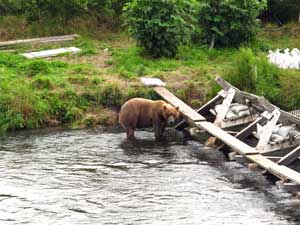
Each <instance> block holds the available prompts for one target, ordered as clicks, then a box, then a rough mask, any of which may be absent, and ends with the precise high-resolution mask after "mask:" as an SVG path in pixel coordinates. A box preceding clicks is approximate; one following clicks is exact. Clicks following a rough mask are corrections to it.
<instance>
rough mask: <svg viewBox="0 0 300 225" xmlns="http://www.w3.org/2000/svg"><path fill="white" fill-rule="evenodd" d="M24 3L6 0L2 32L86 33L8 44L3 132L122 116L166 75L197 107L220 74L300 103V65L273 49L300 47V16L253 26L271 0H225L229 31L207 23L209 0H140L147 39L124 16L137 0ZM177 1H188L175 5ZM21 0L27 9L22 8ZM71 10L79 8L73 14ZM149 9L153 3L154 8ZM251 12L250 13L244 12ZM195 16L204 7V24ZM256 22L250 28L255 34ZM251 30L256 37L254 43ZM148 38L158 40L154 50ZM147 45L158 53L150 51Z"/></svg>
mask: <svg viewBox="0 0 300 225" xmlns="http://www.w3.org/2000/svg"><path fill="white" fill-rule="evenodd" d="M19 2H21V1H19V0H0V13H2V15H5V16H1V17H0V37H1V39H6V40H7V39H18V38H27V37H34V36H44V35H57V34H64V33H73V32H74V33H79V34H81V35H82V37H81V38H79V39H78V40H76V41H74V42H72V43H59V44H57V43H50V44H29V45H22V46H15V47H13V48H12V49H10V51H9V52H6V51H2V50H0V131H1V132H4V131H7V130H16V129H26V128H39V127H46V126H47V127H48V126H58V125H70V126H72V127H86V126H88V127H92V126H97V125H112V124H115V123H116V121H117V112H118V110H119V108H120V106H121V104H122V103H123V102H124V101H125V100H127V99H130V98H133V97H144V98H149V99H157V98H158V96H157V95H156V94H155V93H154V92H153V90H152V89H151V88H145V87H143V86H142V85H141V84H140V82H139V77H141V76H149V77H158V78H160V79H162V80H164V81H165V82H167V85H168V88H170V89H171V90H172V91H173V92H174V93H176V95H178V96H179V97H180V98H181V99H182V100H184V101H185V102H186V103H188V104H190V105H192V106H193V107H195V108H198V107H199V106H200V105H202V104H203V103H204V102H206V101H207V100H208V99H209V98H210V97H211V96H212V94H213V93H216V91H217V90H218V89H219V88H218V87H217V86H216V85H215V84H214V78H215V76H216V75H220V76H223V77H224V78H225V79H227V80H228V81H229V82H231V83H233V84H234V85H236V86H237V87H239V88H240V89H242V90H246V91H249V92H253V93H256V94H258V95H264V96H265V97H266V98H268V99H269V100H270V101H272V102H273V103H275V104H276V105H278V106H280V107H282V108H284V109H286V110H290V109H299V108H300V95H299V94H298V92H297V90H298V89H300V71H297V70H281V69H279V68H277V67H275V66H274V65H270V64H269V63H268V61H267V58H266V54H267V51H268V50H269V49H276V48H281V49H284V48H287V47H289V48H290V49H292V48H295V47H296V48H299V49H300V42H299V35H300V24H298V23H289V24H286V25H284V26H282V27H278V26H276V25H273V24H264V27H263V29H262V30H261V31H260V32H259V33H258V35H257V36H256V38H253V34H255V32H256V31H257V29H256V28H257V27H256V25H257V24H256V23H253V24H251V25H253V27H250V26H245V25H243V24H244V22H245V21H244V19H245V18H247V19H246V20H247V21H248V20H250V19H253V18H255V15H257V13H258V11H259V10H258V9H261V7H263V3H262V2H260V4H259V3H257V4H258V5H256V6H257V7H256V6H255V4H254V3H255V2H257V1H254V0H253V1H247V4H250V5H251V4H253V5H251V6H253V8H251V7H250V9H251V10H249V11H245V9H244V8H243V6H241V5H238V7H229V8H226V7H228V6H233V5H232V4H233V3H232V4H231V5H228V3H227V1H226V3H225V2H224V1H223V3H224V4H225V5H226V7H225V6H224V7H225V8H224V10H225V11H226V12H227V13H225V14H226V15H224V14H222V13H223V11H222V12H221V14H220V15H221V16H223V17H224V18H221V17H220V18H221V19H220V18H219V19H218V17H216V18H217V19H218V21H219V22H222V24H223V22H224V23H226V24H225V25H226V26H229V27H231V28H232V30H231V29H226V30H222V29H223V27H225V28H226V26H225V25H224V26H223V27H219V25H220V24H219V23H218V21H213V22H217V23H215V24H213V26H212V25H209V26H205V25H204V23H202V22H199V19H200V16H199V14H196V11H197V10H199V8H198V7H197V6H199V5H200V6H201V4H202V7H200V10H204V9H205V7H204V5H205V4H204V3H205V2H207V3H208V2H209V1H200V4H199V2H198V3H197V2H196V1H185V0H167V1H143V5H141V7H139V9H143V10H144V11H145V12H142V13H141V12H140V11H139V10H137V8H135V7H136V5H135V4H136V3H138V2H139V1H138V0H134V1H131V2H130V3H129V4H128V6H127V14H125V16H126V18H127V24H128V25H129V27H131V28H132V29H133V30H132V34H134V36H135V37H136V38H137V36H136V35H140V36H139V38H141V39H139V38H137V42H136V41H135V40H133V39H131V38H130V37H128V36H127V34H126V33H124V32H123V31H121V29H122V28H121V27H120V26H119V25H118V24H120V22H121V20H122V18H123V17H121V16H120V14H121V12H122V10H121V9H122V7H123V6H124V5H125V4H126V2H128V1H127V0H105V1H100V0H84V1H81V0H79V1H78V0H74V1H73V0H72V1H68V2H67V1H60V2H59V3H58V2H57V4H56V5H55V6H56V7H57V6H58V5H59V6H60V7H59V11H57V12H56V11H55V9H54V8H52V6H51V7H50V5H51V4H53V3H55V2H56V1H46V2H43V4H50V5H48V6H47V7H45V6H43V7H36V6H37V5H36V4H41V3H42V2H41V1H27V2H26V3H25V2H23V1H22V2H23V3H22V4H24V5H22V4H16V3H19ZM30 2H31V3H32V4H29V3H30ZM174 2H177V3H180V4H176V5H174V4H173V3H174ZM214 2H216V1H214ZM233 2H235V1H233ZM154 3H155V4H154ZM170 3H172V4H170ZM28 4H29V5H28ZM69 4H71V5H69ZM148 4H150V5H148ZM151 4H154V5H151ZM185 4H194V5H193V6H194V7H193V8H190V7H187V8H182V7H183V6H184V5H185ZM203 4H204V5H203ZM245 4H246V3H245ZM269 4H270V1H269ZM142 6H143V7H142ZM148 6H149V7H148ZM150 6H151V7H150ZM206 6H207V5H206ZM20 7H27V8H26V10H23V9H22V10H21V8H20ZM30 7H33V8H30ZM210 7H211V6H210ZM37 9H38V10H40V11H36V10H37ZM206 9H209V10H208V11H207V13H208V14H207V16H208V20H207V21H210V19H211V11H210V10H211V8H206ZM52 10H54V11H53V12H52ZM64 10H70V11H71V12H73V13H72V14H69V13H70V12H65V13H64ZM73 10H74V11H73ZM135 10H137V11H135ZM147 10H149V12H148V11H147ZM230 10H233V11H234V12H231V11H230ZM252 10H253V11H252ZM179 11H180V12H179ZM135 12H136V14H135ZM147 12H148V13H150V12H151V13H150V15H148V14H147ZM228 12H230V13H228ZM241 12H243V13H244V12H245V13H246V12H247V13H249V14H247V13H246V14H245V15H244V14H243V16H239V15H240V14H239V13H241ZM35 13H36V15H34V14H35ZM198 13H199V11H198ZM218 13H220V12H218ZM30 14H32V16H29V15H30ZM60 14H63V15H60ZM187 14H188V15H187ZM41 15H42V16H41ZM147 15H148V17H147ZM152 15H153V17H151V16H152ZM193 15H194V16H195V15H198V22H199V23H197V20H195V19H194V18H193ZM39 16H40V17H39ZM164 16H165V17H164ZM226 16H232V17H226ZM244 16H245V17H244ZM63 17H65V18H63ZM49 18H50V19H49ZM205 18H206V17H205ZM205 18H204V17H202V18H201V19H205ZM209 18H210V19H209ZM216 18H215V19H216ZM243 18H244V19H243ZM249 18H250V19H249ZM206 19H207V18H206ZM225 21H227V22H225ZM139 22H140V25H141V27H138V28H141V29H142V30H139V29H137V27H133V25H136V24H139ZM156 22H158V23H156ZM187 23H188V24H189V25H188V27H184V28H187V30H185V29H183V30H182V29H181V28H182V26H183V25H185V24H187ZM247 23H248V22H247ZM247 23H246V24H247ZM146 25H147V26H146ZM145 27H147V29H146V28H145ZM190 27H194V28H195V30H194V33H193V34H192V37H193V40H194V42H191V41H188V42H187V40H189V38H190V31H191V30H190ZM214 27H216V28H217V29H215V28H214ZM144 28H145V30H143V29H144ZM227 28H228V27H227ZM165 29H166V30H165ZM207 29H208V30H207ZM247 29H250V32H249V34H247V35H249V36H247V35H246V36H247V37H245V33H246V30H247ZM149 31H150V33H148V32H149ZM217 31H218V32H217ZM252 31H253V32H252ZM254 31H255V32H254ZM219 32H221V33H222V34H221V33H219ZM213 34H215V35H217V36H216V47H217V48H214V49H209V48H208V46H207V43H208V42H210V41H211V39H212V35H213ZM218 35H221V36H218ZM222 35H223V36H222ZM243 35H244V36H243ZM250 36H251V37H250ZM157 37H159V38H157ZM203 37H204V39H203ZM220 37H222V41H226V40H227V41H226V43H222V42H220V41H219V40H220ZM218 38H219V39H218ZM250 39H251V40H252V41H250V42H247V41H248V40H250ZM142 40H143V41H145V42H144V44H142ZM245 42H247V43H245ZM137 43H138V44H139V45H138V46H137V45H136V44H137ZM149 43H151V44H149ZM183 43H184V45H183ZM241 43H243V44H242V45H241V46H240V47H241V48H240V49H238V48H228V47H227V48H220V45H234V46H235V45H240V44H241ZM70 45H72V46H76V47H79V48H81V49H82V52H81V53H79V54H74V55H72V54H64V55H61V56H59V57H56V58H53V59H36V60H27V59H25V58H23V57H21V56H20V55H19V53H23V52H28V51H33V50H35V51H38V50H44V49H53V48H59V47H64V46H70ZM147 46H150V47H151V48H152V47H153V49H151V48H150V47H149V48H148V49H147ZM145 48H146V53H148V54H145V51H144V50H145ZM151 52H152V54H151ZM149 53H150V54H149ZM151 56H152V57H151ZM158 56H162V57H159V58H157V57H158ZM170 56H174V57H170Z"/></svg>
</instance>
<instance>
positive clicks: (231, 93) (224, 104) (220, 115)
mask: <svg viewBox="0 0 300 225" xmlns="http://www.w3.org/2000/svg"><path fill="white" fill-rule="evenodd" d="M234 95H235V90H234V89H233V88H230V89H229V90H228V92H227V95H226V97H225V98H224V100H223V102H222V104H221V106H222V110H221V111H220V112H217V116H216V119H215V122H214V124H217V125H218V126H219V125H220V124H221V122H222V121H223V120H224V119H225V117H226V115H227V113H228V110H229V107H230V105H231V103H232V101H233V98H234Z"/></svg>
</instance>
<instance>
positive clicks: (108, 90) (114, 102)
mask: <svg viewBox="0 0 300 225" xmlns="http://www.w3.org/2000/svg"><path fill="white" fill-rule="evenodd" d="M99 100H100V104H102V105H104V106H118V107H119V106H121V104H122V103H123V100H124V94H123V92H122V90H121V88H120V87H119V85H118V84H116V83H107V84H105V85H104V86H103V87H102V89H101V92H100V96H99Z"/></svg>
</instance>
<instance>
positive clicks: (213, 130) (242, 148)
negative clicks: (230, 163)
mask: <svg viewBox="0 0 300 225" xmlns="http://www.w3.org/2000/svg"><path fill="white" fill-rule="evenodd" d="M195 125H196V126H197V127H199V128H200V129H204V130H206V131H207V132H208V133H210V134H211V135H213V136H214V137H216V138H218V139H219V140H221V141H223V142H224V143H226V144H227V145H228V146H229V147H231V148H232V149H233V150H234V151H235V152H237V153H238V154H240V155H249V154H257V153H258V151H257V150H255V149H254V148H252V147H250V146H249V145H247V144H245V143H244V142H242V141H240V140H238V139H237V138H235V137H233V136H232V135H230V134H228V133H227V132H226V131H224V130H222V129H221V128H220V127H218V126H216V125H214V124H212V123H210V122H196V123H195Z"/></svg>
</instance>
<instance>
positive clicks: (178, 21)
mask: <svg viewBox="0 0 300 225" xmlns="http://www.w3.org/2000/svg"><path fill="white" fill-rule="evenodd" d="M194 6H195V2H194V1H184V0H165V1H160V0H154V1H148V0H146V1H145V0H133V1H131V2H129V3H128V4H127V6H126V7H125V18H126V20H125V24H126V25H127V26H128V30H129V32H130V33H131V34H132V35H133V37H134V38H135V39H136V40H137V43H138V44H139V45H140V46H142V47H143V49H145V51H146V53H147V54H148V55H150V56H152V57H154V58H158V57H162V56H165V57H174V56H175V55H176V53H177V50H178V47H179V46H180V45H182V44H183V43H186V42H187V40H188V39H189V36H190V33H191V30H192V26H191V24H192V23H191V22H192V20H193V13H192V12H191V11H192V9H193V7H194Z"/></svg>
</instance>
